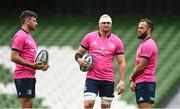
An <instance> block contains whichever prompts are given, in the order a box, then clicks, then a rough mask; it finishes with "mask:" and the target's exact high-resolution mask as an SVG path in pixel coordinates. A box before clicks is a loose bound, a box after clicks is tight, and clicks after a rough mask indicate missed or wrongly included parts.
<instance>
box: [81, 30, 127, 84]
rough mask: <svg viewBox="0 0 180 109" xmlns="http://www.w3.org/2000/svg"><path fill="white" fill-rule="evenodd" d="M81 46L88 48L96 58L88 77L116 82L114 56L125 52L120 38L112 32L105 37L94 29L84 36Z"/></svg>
mask: <svg viewBox="0 0 180 109" xmlns="http://www.w3.org/2000/svg"><path fill="white" fill-rule="evenodd" d="M81 47H83V48H85V49H87V50H88V53H89V54H91V55H92V56H93V59H94V65H93V67H92V69H91V70H90V71H88V73H87V78H91V79H95V80H107V81H112V82H114V80H115V76H114V75H115V73H114V56H115V55H119V54H124V47H123V43H122V41H121V40H120V38H119V37H117V36H116V35H114V34H112V33H111V34H110V35H109V36H108V37H103V36H101V35H100V33H99V31H94V32H91V33H89V34H87V35H86V36H85V37H84V39H83V40H82V43H81Z"/></svg>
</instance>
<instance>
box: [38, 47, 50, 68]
mask: <svg viewBox="0 0 180 109" xmlns="http://www.w3.org/2000/svg"><path fill="white" fill-rule="evenodd" d="M48 60H49V53H48V51H47V50H46V49H42V50H40V51H39V53H38V54H37V56H36V59H35V62H42V63H43V64H44V65H47V64H48Z"/></svg>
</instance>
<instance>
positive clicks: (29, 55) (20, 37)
mask: <svg viewBox="0 0 180 109" xmlns="http://www.w3.org/2000/svg"><path fill="white" fill-rule="evenodd" d="M12 50H15V51H18V52H19V53H20V54H19V55H20V57H22V58H23V59H24V60H26V61H28V62H30V63H34V60H35V57H36V52H37V51H36V42H35V41H34V40H33V38H32V36H31V34H29V33H28V32H26V31H25V30H24V29H20V30H19V31H18V32H17V33H16V34H15V36H14V37H13V39H12ZM35 73H36V70H34V69H33V68H30V67H26V66H22V65H20V64H16V68H15V70H14V79H18V78H35Z"/></svg>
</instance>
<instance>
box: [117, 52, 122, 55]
mask: <svg viewBox="0 0 180 109" xmlns="http://www.w3.org/2000/svg"><path fill="white" fill-rule="evenodd" d="M115 54H116V55H122V54H124V52H120V53H115Z"/></svg>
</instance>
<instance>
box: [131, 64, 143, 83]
mask: <svg viewBox="0 0 180 109" xmlns="http://www.w3.org/2000/svg"><path fill="white" fill-rule="evenodd" d="M144 69H145V67H144V66H137V67H135V69H134V71H133V73H132V74H131V79H132V80H134V79H135V78H136V77H137V76H138V75H140V74H141V73H142V71H143V70H144Z"/></svg>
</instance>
